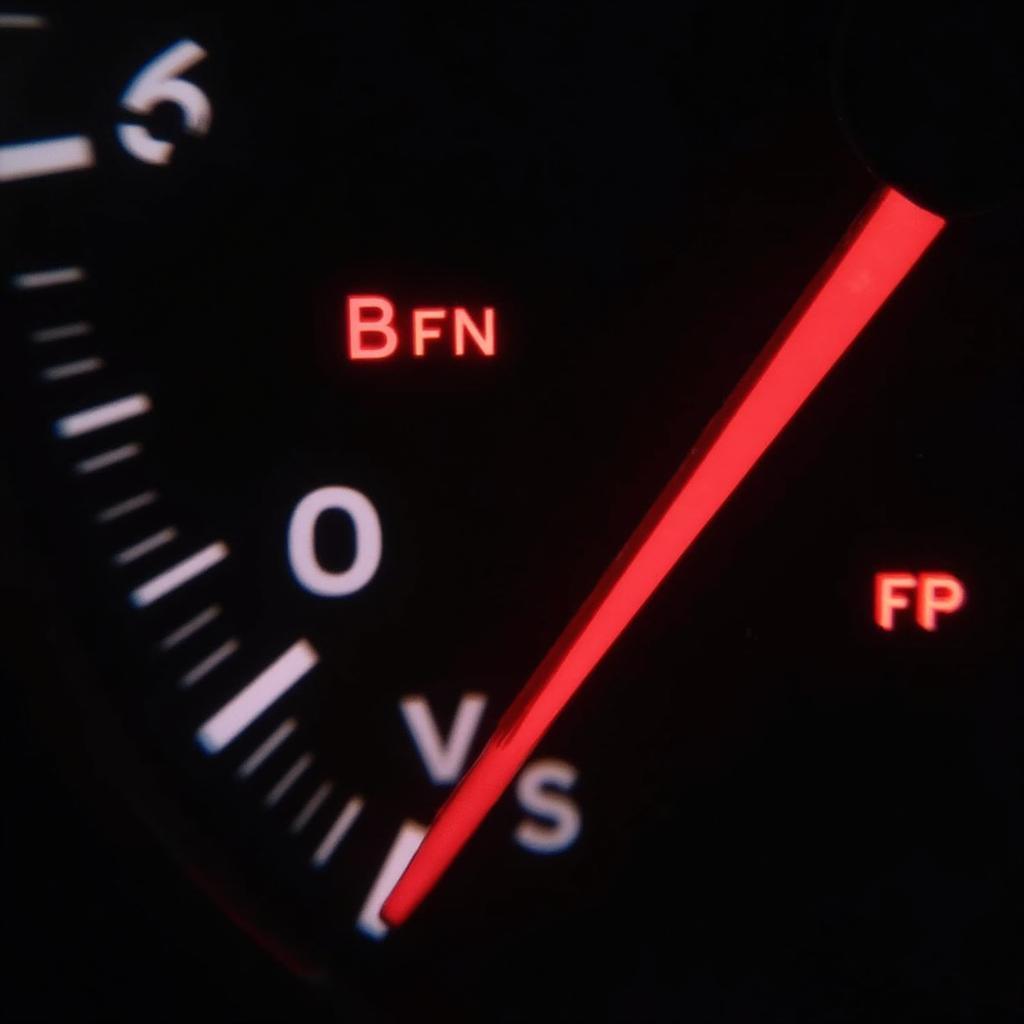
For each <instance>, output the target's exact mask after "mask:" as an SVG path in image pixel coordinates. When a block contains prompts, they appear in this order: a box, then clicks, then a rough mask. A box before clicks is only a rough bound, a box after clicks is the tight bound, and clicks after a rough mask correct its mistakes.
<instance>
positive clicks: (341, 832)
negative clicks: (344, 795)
mask: <svg viewBox="0 0 1024 1024" xmlns="http://www.w3.org/2000/svg"><path fill="white" fill-rule="evenodd" d="M362 809H363V798H362V797H361V796H354V797H352V798H351V799H350V800H349V802H348V803H347V804H345V807H344V809H343V810H342V812H341V814H339V815H338V817H337V818H335V819H334V824H333V825H331V827H330V828H329V829H328V830H327V834H326V835H325V836H324V837H323V839H322V840H321V842H320V845H319V846H318V847H317V848H316V849H315V850H314V851H313V856H312V857H311V858H310V863H311V864H312V865H313V867H315V868H322V867H324V866H325V865H326V864H327V862H328V861H329V860H330V859H331V857H332V856H334V851H335V850H336V849H337V848H338V846H339V845H340V844H341V841H342V839H344V838H345V836H346V835H348V832H349V829H351V828H352V826H353V825H354V824H355V823H356V818H358V817H359V815H360V813H361V812H362Z"/></svg>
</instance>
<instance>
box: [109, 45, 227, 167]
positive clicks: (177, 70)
mask: <svg viewBox="0 0 1024 1024" xmlns="http://www.w3.org/2000/svg"><path fill="white" fill-rule="evenodd" d="M204 57H206V51H205V50H204V49H203V48H202V47H201V46H200V45H199V44H198V43H194V42H192V40H191V39H182V40H181V41H180V42H177V43H175V44H174V45H173V46H171V47H170V48H168V49H167V50H164V52H163V53H160V54H157V56H156V57H154V58H153V59H152V60H151V61H150V62H149V63H148V64H146V65H145V66H144V67H143V68H142V70H141V71H140V72H139V73H138V74H137V75H136V76H135V77H134V78H133V79H132V80H131V82H129V83H128V88H127V89H126V90H125V93H124V95H123V96H122V97H121V106H122V107H124V108H125V109H126V110H130V111H131V112H132V113H133V114H150V113H152V112H153V110H155V109H156V107H157V106H158V105H159V104H160V103H174V104H176V105H177V106H178V107H179V108H180V110H181V115H182V118H183V119H184V122H185V130H186V131H187V132H188V133H189V134H190V135H205V134H206V133H207V132H208V131H209V130H210V122H211V121H212V120H213V108H212V107H211V106H210V100H209V97H207V95H206V93H204V92H203V90H202V89H200V88H199V86H197V85H194V84H193V83H192V82H186V81H185V79H183V78H178V77H176V76H178V75H180V74H182V73H183V72H185V71H188V69H189V68H191V67H193V66H194V65H196V64H198V63H199V62H200V61H201V60H203V58H204ZM117 137H118V138H119V139H120V140H121V145H122V146H124V148H125V149H127V150H128V152H129V153H131V155H132V156H134V157H137V158H138V159H139V160H144V161H145V162H146V163H148V164H166V163H167V162H168V161H169V160H170V159H171V154H172V153H173V152H174V145H173V144H172V143H170V142H164V141H161V140H160V139H154V138H153V136H152V135H150V134H149V132H148V131H146V129H145V128H143V127H142V126H141V125H137V124H119V125H118V126H117Z"/></svg>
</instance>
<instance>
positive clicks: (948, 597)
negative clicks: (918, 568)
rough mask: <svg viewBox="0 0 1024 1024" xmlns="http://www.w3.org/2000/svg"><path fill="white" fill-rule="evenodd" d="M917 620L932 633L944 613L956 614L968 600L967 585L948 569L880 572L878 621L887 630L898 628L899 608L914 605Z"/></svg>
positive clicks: (876, 595)
mask: <svg viewBox="0 0 1024 1024" xmlns="http://www.w3.org/2000/svg"><path fill="white" fill-rule="evenodd" d="M912 596H913V604H914V620H915V621H916V622H917V624H918V625H919V626H920V627H921V628H922V629H926V630H928V632H930V633H932V632H934V631H935V630H936V629H938V626H939V616H940V615H952V614H953V612H955V611H959V610H960V609H961V608H962V607H963V604H964V601H966V600H967V588H966V587H964V585H963V583H961V582H960V580H958V579H957V578H956V577H955V576H953V575H951V574H950V573H948V572H921V573H910V572H880V573H876V574H875V622H876V623H877V624H878V625H879V626H880V627H881V628H882V629H884V630H886V631H892V630H893V629H895V628H896V618H897V612H899V611H903V610H904V609H907V608H909V607H910V605H911V597H912Z"/></svg>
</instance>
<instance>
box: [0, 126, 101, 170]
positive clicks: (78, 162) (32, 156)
mask: <svg viewBox="0 0 1024 1024" xmlns="http://www.w3.org/2000/svg"><path fill="white" fill-rule="evenodd" d="M95 163H96V154H95V153H94V152H93V149H92V143H91V142H90V141H89V140H88V139H87V138H86V137H85V136H84V135H62V136H60V137H59V138H56V139H40V140H39V141H37V142H13V143H10V144H9V145H6V146H0V181H18V180H19V179H22V178H40V177H42V176H43V175H46V174H63V173H64V172H66V171H84V170H86V169H88V168H89V167H92V166H94V165H95Z"/></svg>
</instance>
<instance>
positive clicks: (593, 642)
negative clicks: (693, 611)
mask: <svg viewBox="0 0 1024 1024" xmlns="http://www.w3.org/2000/svg"><path fill="white" fill-rule="evenodd" d="M944 223H945V222H944V221H943V219H942V218H941V217H938V216H936V215H935V214H932V213H929V212H928V211H926V210H923V209H921V208H920V207H919V206H915V205H914V203H912V202H910V200H909V199H907V198H905V197H904V196H902V195H900V194H899V193H898V192H895V191H893V190H892V189H884V190H882V192H881V193H880V194H879V195H878V196H877V197H876V198H875V199H874V200H873V201H872V202H871V204H870V205H869V206H868V208H867V210H866V211H865V213H864V215H863V216H862V217H861V218H860V219H859V221H858V222H857V224H856V225H855V227H854V229H853V231H852V232H851V233H850V235H849V236H848V237H847V238H846V239H844V241H843V242H842V243H841V244H840V245H839V247H838V249H837V250H836V251H835V252H834V253H833V255H832V257H831V258H830V260H829V262H828V263H827V264H826V266H825V267H824V268H823V270H822V272H821V273H820V274H819V276H818V278H816V279H815V281H814V282H813V283H812V284H811V286H810V288H809V289H808V291H807V292H806V293H805V295H804V296H803V297H802V298H801V299H800V301H799V302H798V303H797V305H796V307H795V308H794V310H793V312H792V313H791V315H790V316H789V317H788V318H787V319H786V321H785V322H784V324H783V326H782V327H781V328H780V329H779V331H778V332H777V333H776V335H775V336H773V338H772V339H771V340H770V341H769V342H768V344H767V346H766V347H765V349H764V351H763V352H762V355H761V356H760V357H759V362H758V364H757V366H756V370H755V371H754V372H752V373H751V374H748V376H747V377H745V378H744V379H743V381H741V383H740V384H739V386H738V387H737V389H736V391H735V392H734V393H733V394H732V396H730V398H729V400H728V401H727V403H726V405H725V408H724V409H723V410H722V412H721V413H720V414H719V415H718V416H717V417H715V419H714V420H713V421H712V423H711V424H709V426H708V427H707V428H706V430H705V432H704V434H703V435H702V436H701V438H700V439H699V441H698V442H697V445H696V447H695V449H694V451H693V453H692V454H691V455H690V456H688V457H687V458H686V459H685V460H684V462H683V464H682V466H680V468H679V470H678V471H677V472H676V474H675V476H674V477H673V478H672V480H670V481H669V484H668V486H667V487H666V488H665V490H664V491H663V492H662V494H661V496H660V497H659V498H658V500H657V501H656V502H655V504H654V506H653V507H652V508H651V509H650V511H649V512H648V514H647V515H646V516H645V518H644V519H643V520H642V521H641V523H640V525H639V526H638V528H637V530H636V531H635V533H634V534H633V536H632V537H631V538H630V539H629V541H628V542H627V543H626V546H625V548H624V549H623V550H622V552H621V553H620V554H619V556H618V557H617V558H616V559H615V561H614V562H613V563H612V564H611V566H610V567H609V568H608V570H607V571H606V572H605V574H604V576H603V577H602V578H601V580H600V581H599V582H598V584H597V586H596V587H595V589H594V591H593V592H592V593H591V595H590V596H589V597H588V598H587V600H586V601H585V602H584V604H583V606H582V607H581V608H580V610H579V611H578V612H577V614H576V615H575V617H574V618H573V619H572V621H571V622H570V623H569V625H568V626H567V627H566V629H565V631H564V632H563V633H562V635H561V636H560V637H559V639H558V640H557V641H556V643H555V645H554V647H553V648H552V649H551V651H550V652H549V654H548V655H547V657H546V658H545V659H544V660H543V661H542V662H541V664H540V665H539V666H538V668H537V669H536V671H535V672H534V674H533V675H532V676H531V677H530V679H529V680H528V682H527V683H526V686H525V687H524V689H523V690H522V692H521V693H520V694H519V696H518V698H517V699H516V701H515V703H514V704H513V705H512V707H511V708H509V710H508V711H507V712H506V714H505V716H504V718H503V719H502V720H501V722H500V723H499V725H498V728H497V730H496V731H495V734H494V735H493V736H492V737H491V739H490V741H489V742H488V744H487V746H486V747H485V748H484V750H483V752H482V753H481V755H480V757H479V758H478V759H477V761H476V763H475V764H474V765H473V766H472V768H471V769H470V770H469V772H467V774H466V775H465V777H464V778H463V780H462V782H461V783H460V784H459V786H458V788H457V789H456V790H455V792H454V793H452V796H451V798H450V799H449V800H448V801H447V803H445V805H444V806H443V807H442V808H441V810H440V812H439V813H438V815H437V817H436V818H435V819H434V823H433V824H432V825H431V827H430V828H429V829H428V831H427V833H426V835H425V836H424V839H423V842H422V844H421V846H420V847H419V850H418V851H417V853H416V855H415V856H414V857H413V859H412V860H411V861H410V863H409V866H408V867H407V868H406V871H405V873H404V874H403V875H402V877H401V878H400V879H399V881H398V883H397V885H396V886H395V888H394V889H393V890H392V892H391V895H390V896H389V897H388V899H387V901H386V902H385V903H384V906H383V908H382V911H381V916H382V917H383V919H384V920H385V921H387V922H388V924H391V925H400V924H402V923H403V922H404V921H405V920H406V919H407V918H408V917H409V915H410V914H411V913H412V912H413V911H414V910H415V909H416V907H417V906H418V905H419V904H420V902H421V901H422V900H423V898H424V897H425V896H426V895H427V894H428V893H429V892H430V891H431V890H432V889H433V888H434V886H435V885H436V884H437V882H438V880H439V879H440V878H441V876H442V875H443V874H444V872H445V871H446V870H447V868H448V867H449V865H450V864H451V862H452V861H453V860H454V859H455V857H456V856H457V855H458V853H459V851H460V850H461V849H462V847H463V846H464V845H465V844H466V842H467V841H468V840H469V838H470V837H471V836H472V835H473V833H474V832H475V831H476V829H477V827H478V826H479V825H480V823H481V821H483V819H484V817H485V816H486V814H487V812H488V811H489V810H490V809H491V807H493V806H494V804H495V803H496V802H497V800H498V798H499V797H500V796H501V794H502V793H503V792H504V791H505V789H506V788H507V787H508V785H509V784H510V783H511V782H512V780H513V779H514V778H515V776H516V775H517V774H518V772H519V771H520V769H521V768H522V766H523V764H524V763H525V762H526V760H527V758H528V757H529V756H530V754H531V753H532V751H533V749H534V748H535V747H536V745H537V744H538V743H539V742H540V740H541V738H542V737H543V736H544V734H545V733H546V732H547V730H548V729H549V728H550V726H551V724H552V723H553V722H554V721H555V719H556V718H557V717H558V715H559V713H560V712H561V710H562V709H563V708H564V707H565V705H566V704H567V703H568V701H569V700H570V698H571V697H572V696H573V694H574V693H576V691H577V690H578V689H579V687H580V686H581V685H582V684H583V682H584V680H585V679H586V678H587V676H588V675H589V674H590V673H591V671H592V670H593V669H594V667H595V666H596V665H597V664H598V662H600V660H601V659H602V658H603V657H604V655H605V653H606V652H607V651H608V649H609V648H610V647H611V645H612V644H613V643H614V642H615V640H616V639H617V638H618V637H619V636H620V635H621V633H622V631H623V630H624V629H625V628H626V626H628V625H629V623H630V621H631V620H632V619H633V617H634V616H635V615H636V614H637V612H639V610H640V609H641V608H642V607H643V605H644V604H645V603H646V601H647V599H648V598H649V597H650V596H651V594H653V593H654V591H655V589H656V588H657V587H658V585H659V584H660V583H661V581H662V580H663V579H664V578H665V576H666V575H667V574H668V573H669V571H670V570H671V569H672V567H673V566H674V565H675V564H676V562H678V561H679V559H680V558H681V557H682V556H683V554H684V553H685V552H686V550H687V549H688V548H689V547H690V545H691V544H692V543H693V541H694V540H695V539H696V537H697V536H698V534H699V533H700V532H701V531H702V530H703V529H704V527H705V526H706V525H707V524H708V522H710V520H711V519H712V517H713V516H714V515H715V513H716V512H717V511H718V510H719V509H720V508H721V507H722V505H723V504H724V502H725V501H726V499H727V498H728V497H729V495H730V494H732V492H733V491H734V490H735V489H736V487H737V486H738V485H739V483H740V481H742V480H743V478H744V477H745V476H746V475H747V473H748V472H749V471H750V470H751V468H752V467H753V466H754V465H755V463H756V462H757V460H758V459H759V458H760V457H761V455H762V454H763V453H764V451H765V449H766V448H767V447H768V446H769V445H770V444H771V442H772V441H773V440H774V439H775V438H776V437H777V436H778V434H779V432H780V431H781V430H782V429H783V428H784V427H785V426H786V424H787V423H788V422H789V421H790V419H791V418H792V417H793V416H794V415H795V413H796V412H797V410H798V409H799V408H800V406H801V405H802V404H803V403H804V402H805V401H806V400H807V398H808V396H809V395H810V394H811V393H812V392H813V391H814V389H815V388H816V387H817V386H818V384H819V383H820V382H821V380H822V378H823V377H824V376H825V374H826V373H828V371H829V370H830V369H831V368H832V367H833V366H834V365H835V363H836V361H837V360H838V359H839V357H840V356H841V355H842V354H843V353H844V352H845V351H846V349H847V348H848V347H849V346H850V344H852V342H853V340H854V339H855V338H856V337H857V335H858V334H860V332H861V331H862V330H863V329H864V327H865V326H866V325H867V323H868V322H869V321H870V320H871V318H872V317H873V316H874V315H875V313H877V312H878V310H879V309H880V308H881V307H882V305H883V304H884V302H885V301H886V299H888V298H889V296H890V295H891V294H892V293H893V291H895V289H896V287H897V286H898V285H899V283H900V282H901V281H902V280H903V278H904V277H905V276H906V275H907V273H908V272H909V271H910V269H911V268H912V267H913V266H914V264H915V263H917V261H918V260H919V259H920V258H921V256H922V255H923V254H924V252H925V250H926V249H927V248H928V246H929V245H930V244H931V243H932V241H933V240H934V239H935V237H936V236H937V235H938V233H939V232H940V231H941V230H942V227H943V225H944Z"/></svg>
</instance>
